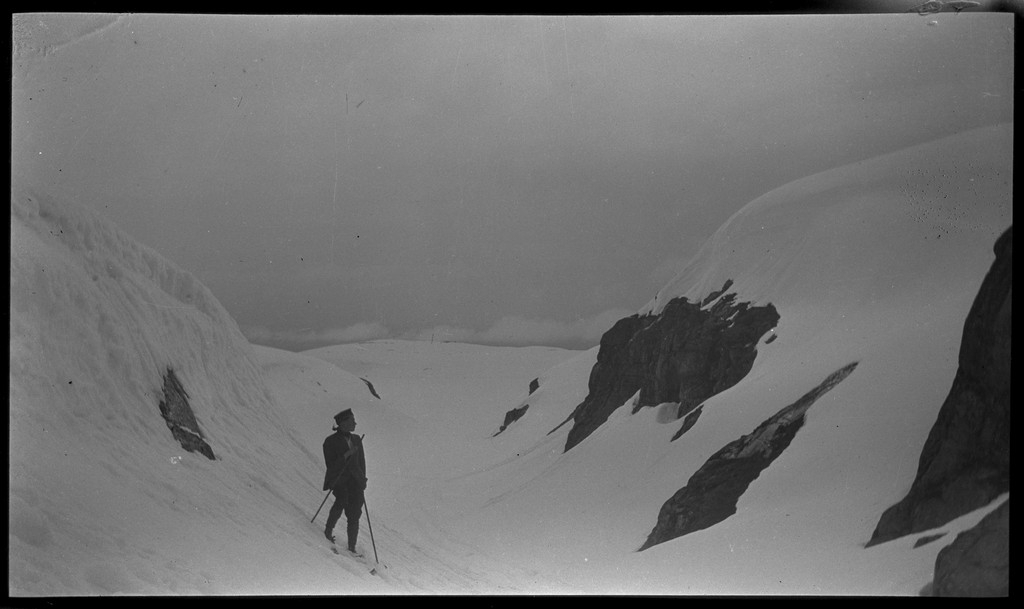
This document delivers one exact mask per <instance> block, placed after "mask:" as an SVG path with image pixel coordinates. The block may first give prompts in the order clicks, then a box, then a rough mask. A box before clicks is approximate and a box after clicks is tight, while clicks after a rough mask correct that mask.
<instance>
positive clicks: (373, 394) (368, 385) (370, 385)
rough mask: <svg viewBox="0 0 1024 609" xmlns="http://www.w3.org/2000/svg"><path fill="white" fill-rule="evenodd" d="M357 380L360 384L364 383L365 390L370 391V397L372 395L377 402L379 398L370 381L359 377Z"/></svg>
mask: <svg viewBox="0 0 1024 609" xmlns="http://www.w3.org/2000/svg"><path fill="white" fill-rule="evenodd" d="M359 380H361V381H362V382H364V383H366V388H367V389H369V390H370V395H372V396H373V397H375V398H377V399H378V400H379V399H380V396H379V395H377V390H376V389H374V388H373V383H371V382H370V381H368V380H366V379H364V378H363V377H359Z"/></svg>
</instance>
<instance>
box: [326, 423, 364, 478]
mask: <svg viewBox="0 0 1024 609" xmlns="http://www.w3.org/2000/svg"><path fill="white" fill-rule="evenodd" d="M349 442H351V448H350V446H349ZM350 451H351V452H350ZM346 454H347V455H348V456H346ZM324 463H325V464H326V465H327V473H326V474H324V489H323V490H325V491H326V490H331V489H333V488H342V487H347V488H353V487H355V488H358V489H359V490H363V489H365V488H366V456H365V455H364V454H363V440H362V438H360V437H359V436H357V435H355V434H351V433H346V432H343V431H336V432H334V433H333V434H331V435H329V436H327V439H326V440H324ZM336 479H337V483H335V480H336ZM332 484H334V486H332Z"/></svg>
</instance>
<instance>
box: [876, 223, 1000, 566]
mask: <svg viewBox="0 0 1024 609" xmlns="http://www.w3.org/2000/svg"><path fill="white" fill-rule="evenodd" d="M994 249H995V254H996V259H995V262H993V264H992V268H991V269H989V272H988V274H987V275H986V276H985V279H984V281H983V282H982V284H981V289H980V290H979V292H978V295H977V297H976V298H975V300H974V304H973V305H972V306H971V310H970V312H969V313H968V315H967V320H966V321H965V323H964V333H963V340H962V341H961V344H960V354H959V368H958V369H957V373H956V376H955V377H954V379H953V386H952V387H951V388H950V390H949V395H948V396H947V397H946V400H945V402H944V403H943V404H942V407H941V408H940V409H939V415H938V418H937V419H936V421H935V424H934V425H933V426H932V429H931V431H930V432H929V434H928V439H927V441H925V444H924V448H923V449H922V451H921V458H920V461H919V462H918V468H917V476H916V477H915V478H914V483H913V485H912V486H911V488H910V492H909V493H907V496H906V497H904V498H903V499H902V500H901V501H900V502H899V503H897V504H895V505H893V506H891V507H890V508H889V509H887V510H886V511H885V512H884V513H883V514H882V516H881V518H880V520H879V522H878V525H877V526H876V527H875V531H874V533H873V534H872V536H871V540H870V541H869V542H868V545H869V546H871V545H875V544H878V543H882V542H885V541H889V540H890V539H895V538H897V537H902V536H903V535H908V534H911V533H917V532H919V531H923V530H926V529H930V528H934V527H937V526H941V525H943V524H945V523H947V522H949V521H950V520H952V519H954V518H956V517H958V516H961V515H963V514H966V513H968V512H970V511H972V510H975V509H977V508H979V507H982V506H984V505H986V504H988V503H990V502H991V501H992V500H993V499H995V498H996V497H998V496H999V495H1000V494H1002V493H1003V492H1006V491H1007V490H1009V486H1010V330H1011V327H1010V312H1011V296H1012V291H1011V288H1012V274H1013V260H1012V256H1013V227H1010V228H1009V229H1007V231H1006V232H1005V233H1003V235H1002V236H1001V237H999V239H998V240H997V241H996V244H995V248H994Z"/></svg>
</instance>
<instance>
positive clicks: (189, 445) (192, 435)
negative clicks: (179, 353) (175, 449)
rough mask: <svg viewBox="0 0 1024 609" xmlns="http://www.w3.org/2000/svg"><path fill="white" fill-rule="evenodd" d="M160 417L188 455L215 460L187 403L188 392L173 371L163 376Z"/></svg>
mask: <svg viewBox="0 0 1024 609" xmlns="http://www.w3.org/2000/svg"><path fill="white" fill-rule="evenodd" d="M159 408H160V416H162V417H163V418H164V421H166V422H167V427H168V428H169V429H170V430H171V435H172V436H174V439H175V440H177V441H178V443H179V444H181V447H182V448H184V449H185V450H187V451H188V452H190V453H196V452H197V453H199V454H201V455H203V456H204V457H206V458H207V459H210V460H216V458H217V457H216V456H215V455H214V454H213V449H212V448H210V445H209V444H207V443H206V438H205V437H204V436H203V432H202V430H201V429H199V422H198V421H196V415H195V414H193V412H192V407H191V406H190V405H189V403H188V392H186V391H185V388H184V387H182V385H181V381H180V380H178V375H176V374H175V373H174V370H171V369H170V368H168V370H167V373H166V374H165V375H164V399H162V400H160V404H159Z"/></svg>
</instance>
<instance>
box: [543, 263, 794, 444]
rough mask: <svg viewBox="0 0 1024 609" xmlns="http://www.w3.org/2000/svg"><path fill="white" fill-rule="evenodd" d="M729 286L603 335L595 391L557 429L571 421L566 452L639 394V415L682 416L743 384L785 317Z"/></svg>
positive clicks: (680, 301)
mask: <svg viewBox="0 0 1024 609" xmlns="http://www.w3.org/2000/svg"><path fill="white" fill-rule="evenodd" d="M731 285H732V280H729V281H726V282H725V285H724V286H723V287H722V289H721V290H720V291H718V292H715V293H713V294H710V295H709V296H707V297H706V298H705V299H704V301H703V302H701V303H691V302H689V301H688V300H687V299H686V298H684V297H678V298H675V299H673V300H671V301H670V302H668V303H667V304H666V305H665V308H664V309H663V310H662V311H661V313H659V314H657V315H639V314H637V315H632V316H630V317H626V318H624V319H620V320H619V321H618V322H616V323H615V325H614V326H612V328H611V329H610V330H608V331H607V332H605V334H604V336H602V337H601V345H600V348H599V351H598V355H597V363H596V364H594V367H593V369H592V370H591V373H590V379H589V383H588V387H589V393H588V395H587V397H586V398H585V399H584V401H583V402H582V403H580V404H579V405H578V406H577V407H576V408H575V410H573V412H572V414H571V415H569V417H568V418H567V419H566V420H565V421H563V422H562V423H561V424H559V426H558V427H561V426H562V425H564V424H565V423H567V422H569V420H572V421H573V427H572V429H571V430H570V431H569V435H568V438H567V439H566V444H565V450H566V451H568V450H569V449H571V448H572V447H573V446H575V445H576V444H579V443H580V442H581V441H582V440H583V439H584V438H586V437H587V436H589V435H590V434H591V433H592V432H593V431H594V430H595V429H597V428H598V427H599V426H600V425H601V424H602V423H604V422H605V421H606V420H608V416H609V415H610V414H611V413H612V412H614V411H615V410H616V409H617V408H619V407H620V406H622V405H623V404H624V403H625V402H626V401H627V400H629V399H630V398H631V397H632V396H633V395H635V394H636V393H637V392H638V391H639V392H640V393H639V396H638V399H637V400H636V402H635V405H634V412H636V411H637V410H639V409H640V408H643V407H646V406H656V405H658V404H662V403H665V402H675V403H678V404H679V410H678V413H677V415H676V416H677V417H683V416H685V415H686V414H688V413H689V412H690V411H691V410H693V409H694V408H696V407H697V406H699V405H700V404H701V403H702V402H704V400H706V399H707V398H709V397H711V396H713V395H715V394H717V393H719V392H721V391H723V390H725V389H728V388H729V387H731V386H733V385H735V384H736V383H737V382H739V381H740V380H741V379H742V378H743V377H744V376H745V375H746V374H747V372H749V371H750V368H751V366H753V363H754V358H755V357H756V356H757V349H756V345H757V342H758V340H760V338H761V337H762V336H763V335H764V334H765V332H767V331H769V330H770V329H772V328H774V327H775V325H776V324H777V323H778V321H779V314H778V313H777V312H776V310H775V307H774V306H773V305H771V304H767V305H764V306H751V305H750V303H745V302H736V294H734V293H730V294H725V292H726V290H728V289H729V287H730V286H731ZM558 427H556V428H555V429H558ZM553 431H554V430H552V432H553ZM549 433H550V432H549Z"/></svg>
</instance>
